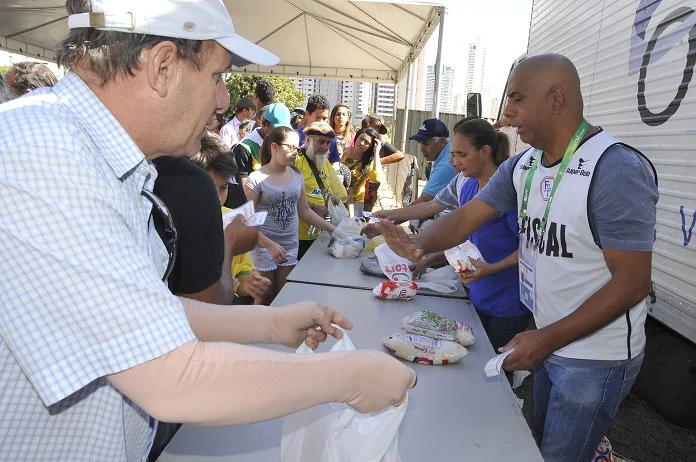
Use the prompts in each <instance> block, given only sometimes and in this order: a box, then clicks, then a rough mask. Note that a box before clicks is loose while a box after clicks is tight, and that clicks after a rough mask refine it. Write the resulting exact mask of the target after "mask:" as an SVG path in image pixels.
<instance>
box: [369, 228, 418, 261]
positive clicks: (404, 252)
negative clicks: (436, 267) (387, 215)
mask: <svg viewBox="0 0 696 462" xmlns="http://www.w3.org/2000/svg"><path fill="white" fill-rule="evenodd" d="M375 227H376V228H377V230H378V231H379V232H380V233H381V234H382V236H384V241H385V242H386V243H387V245H388V246H389V248H390V249H392V250H393V251H394V253H396V254H397V255H399V256H400V257H404V258H408V259H409V260H411V261H419V260H420V259H421V258H423V249H421V248H420V247H418V245H417V244H416V243H415V242H414V241H413V240H412V239H411V238H410V237H409V235H408V234H406V231H404V229H403V228H402V227H401V226H397V225H395V224H393V223H392V222H390V221H389V220H384V219H383V220H380V221H379V223H375Z"/></svg>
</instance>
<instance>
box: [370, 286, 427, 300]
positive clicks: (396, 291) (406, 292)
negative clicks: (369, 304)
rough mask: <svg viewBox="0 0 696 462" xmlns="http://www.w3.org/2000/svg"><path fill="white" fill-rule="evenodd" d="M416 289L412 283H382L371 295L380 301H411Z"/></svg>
mask: <svg viewBox="0 0 696 462" xmlns="http://www.w3.org/2000/svg"><path fill="white" fill-rule="evenodd" d="M417 291H418V287H417V286H416V283H415V282H413V281H401V282H400V281H383V282H380V283H379V284H377V287H375V288H374V289H372V293H373V294H374V295H375V297H377V298H381V299H382V300H411V298H412V297H413V296H414V295H416V292H417Z"/></svg>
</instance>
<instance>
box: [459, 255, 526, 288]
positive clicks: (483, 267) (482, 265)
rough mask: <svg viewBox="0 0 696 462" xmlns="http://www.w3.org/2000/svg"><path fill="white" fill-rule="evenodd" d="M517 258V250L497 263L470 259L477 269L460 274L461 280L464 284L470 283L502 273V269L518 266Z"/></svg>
mask: <svg viewBox="0 0 696 462" xmlns="http://www.w3.org/2000/svg"><path fill="white" fill-rule="evenodd" d="M517 260H518V254H517V251H514V252H512V253H511V254H510V255H508V256H507V257H505V258H503V259H502V260H500V261H499V262H496V263H486V262H484V261H479V260H474V259H470V261H471V264H472V265H474V268H476V269H475V270H474V271H473V272H471V273H468V274H460V275H459V280H460V281H462V282H463V283H464V284H469V283H471V282H475V281H478V280H480V279H483V278H485V277H486V276H490V275H492V274H496V273H500V272H501V271H505V270H506V269H510V268H514V267H515V266H517V263H518V261H517Z"/></svg>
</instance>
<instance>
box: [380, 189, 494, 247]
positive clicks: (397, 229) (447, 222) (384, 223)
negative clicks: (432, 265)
mask: <svg viewBox="0 0 696 462" xmlns="http://www.w3.org/2000/svg"><path fill="white" fill-rule="evenodd" d="M497 216H498V212H496V211H495V210H494V209H493V208H492V207H490V206H488V205H487V204H486V203H485V202H483V201H481V200H479V199H476V198H474V199H472V200H471V201H469V202H468V203H467V204H465V205H463V206H462V207H459V208H458V209H457V210H455V211H454V212H450V213H448V214H447V215H445V216H443V217H440V218H438V219H437V220H435V221H434V222H433V224H431V225H430V226H428V227H427V228H426V229H425V231H423V232H421V233H418V235H417V236H415V237H414V238H413V239H411V238H410V237H409V235H408V234H406V231H404V228H402V227H401V226H397V225H394V224H392V223H391V222H390V221H388V220H384V219H382V220H380V222H379V223H376V224H375V227H376V229H377V231H379V233H380V234H382V235H383V236H384V240H385V241H386V243H387V244H388V245H389V247H390V248H391V249H392V250H393V251H394V252H396V253H397V254H398V255H400V256H402V257H404V258H408V259H409V260H411V261H418V260H420V259H421V258H422V257H423V255H425V254H427V253H434V252H440V251H443V250H447V249H450V248H452V247H454V246H455V245H459V244H461V243H462V242H464V241H465V240H466V238H467V237H468V236H470V235H471V233H473V232H474V231H476V230H477V229H478V228H479V227H481V225H483V224H484V223H486V222H487V221H489V220H492V219H493V218H495V217H497Z"/></svg>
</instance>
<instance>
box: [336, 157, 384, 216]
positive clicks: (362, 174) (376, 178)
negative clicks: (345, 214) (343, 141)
mask: <svg viewBox="0 0 696 462" xmlns="http://www.w3.org/2000/svg"><path fill="white" fill-rule="evenodd" d="M341 163H343V164H345V165H346V167H348V168H349V169H350V174H351V180H350V189H351V191H353V203H354V204H362V203H363V202H365V187H366V186H367V181H368V180H369V181H370V182H371V183H381V182H382V171H381V170H375V169H374V166H373V164H372V162H370V165H369V166H368V167H367V168H363V164H362V161H360V160H357V161H356V160H353V159H351V158H350V157H348V154H343V158H342V159H341Z"/></svg>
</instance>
